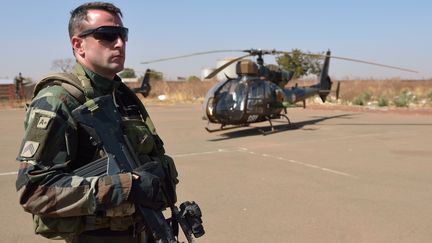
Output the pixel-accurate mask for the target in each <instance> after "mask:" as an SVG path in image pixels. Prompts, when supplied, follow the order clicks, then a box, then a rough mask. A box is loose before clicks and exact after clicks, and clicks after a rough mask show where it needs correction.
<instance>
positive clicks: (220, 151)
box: [172, 149, 239, 157]
mask: <svg viewBox="0 0 432 243" xmlns="http://www.w3.org/2000/svg"><path fill="white" fill-rule="evenodd" d="M231 152H239V149H218V150H213V151H204V152H197V153H187V154H174V155H172V157H189V156H198V155H205V154H216V153H231Z"/></svg>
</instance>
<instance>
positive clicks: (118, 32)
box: [78, 26, 129, 42]
mask: <svg viewBox="0 0 432 243" xmlns="http://www.w3.org/2000/svg"><path fill="white" fill-rule="evenodd" d="M128 32H129V30H128V28H125V27H120V26H100V27H97V28H95V29H88V30H84V31H83V32H81V33H80V34H79V35H78V36H79V37H81V38H82V37H86V36H88V35H93V37H94V38H95V39H97V40H104V41H109V42H114V41H116V40H117V38H119V37H120V38H121V39H122V40H123V41H124V42H126V41H127V40H128Z"/></svg>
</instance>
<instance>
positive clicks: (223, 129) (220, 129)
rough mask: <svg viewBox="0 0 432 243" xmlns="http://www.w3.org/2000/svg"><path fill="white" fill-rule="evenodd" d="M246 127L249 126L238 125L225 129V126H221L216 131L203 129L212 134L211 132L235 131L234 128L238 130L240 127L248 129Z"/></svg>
mask: <svg viewBox="0 0 432 243" xmlns="http://www.w3.org/2000/svg"><path fill="white" fill-rule="evenodd" d="M248 126H249V124H244V125H238V126H229V127H226V125H221V126H220V128H218V129H210V128H208V127H205V130H207V132H209V133H212V132H219V131H226V130H231V129H236V128H240V127H248Z"/></svg>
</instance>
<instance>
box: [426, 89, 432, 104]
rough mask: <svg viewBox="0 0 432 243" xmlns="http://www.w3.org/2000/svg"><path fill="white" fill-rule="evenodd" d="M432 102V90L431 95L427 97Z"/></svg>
mask: <svg viewBox="0 0 432 243" xmlns="http://www.w3.org/2000/svg"><path fill="white" fill-rule="evenodd" d="M426 97H427V98H428V99H429V100H430V101H432V90H430V91H429V93H428V94H427V96H426Z"/></svg>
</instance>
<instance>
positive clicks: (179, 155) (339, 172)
mask: <svg viewBox="0 0 432 243" xmlns="http://www.w3.org/2000/svg"><path fill="white" fill-rule="evenodd" d="M230 152H243V153H249V154H253V155H258V156H262V157H268V158H273V159H278V160H282V161H287V162H290V163H293V164H297V165H301V166H304V167H308V168H311V169H316V170H321V171H324V172H328V173H332V174H335V175H339V176H345V177H350V178H354V179H358V178H359V177H358V176H355V175H351V174H349V173H346V172H343V171H338V170H333V169H329V168H326V167H321V166H318V165H314V164H310V163H305V162H301V161H297V160H293V159H286V158H283V157H280V156H274V155H270V154H260V153H256V152H253V151H250V150H249V149H247V148H232V149H218V150H213V151H205V152H197V153H187V154H176V155H172V157H189V156H199V155H206V154H216V153H230Z"/></svg>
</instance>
